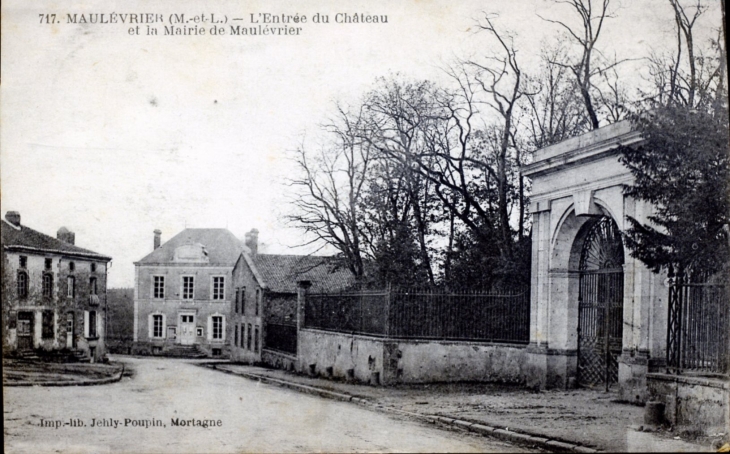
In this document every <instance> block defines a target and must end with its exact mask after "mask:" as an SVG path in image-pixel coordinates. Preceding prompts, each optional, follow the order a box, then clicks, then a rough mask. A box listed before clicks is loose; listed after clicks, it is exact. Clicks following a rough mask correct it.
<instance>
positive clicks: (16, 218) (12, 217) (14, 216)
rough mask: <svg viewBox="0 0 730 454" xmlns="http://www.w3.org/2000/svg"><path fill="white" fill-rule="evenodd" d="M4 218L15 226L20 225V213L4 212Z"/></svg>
mask: <svg viewBox="0 0 730 454" xmlns="http://www.w3.org/2000/svg"><path fill="white" fill-rule="evenodd" d="M5 220H6V221H8V222H9V223H11V224H13V225H14V226H16V227H20V213H18V212H17V211H8V212H7V213H5Z"/></svg>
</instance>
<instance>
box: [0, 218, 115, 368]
mask: <svg viewBox="0 0 730 454" xmlns="http://www.w3.org/2000/svg"><path fill="white" fill-rule="evenodd" d="M0 230H1V231H2V252H3V254H2V255H3V257H2V284H3V288H2V308H3V314H2V319H3V323H2V326H3V332H2V336H3V352H4V353H7V354H15V353H20V354H26V353H30V352H33V351H35V352H36V353H43V352H53V351H56V352H62V351H67V352H69V353H71V352H73V353H76V356H77V357H78V358H82V359H89V360H91V361H98V360H100V359H102V358H103V357H104V354H105V345H104V338H105V336H104V333H105V327H106V325H105V323H106V312H107V307H106V304H107V301H106V281H107V267H108V265H109V262H110V261H111V257H107V256H105V255H102V254H98V253H96V252H93V251H90V250H87V249H83V248H80V247H78V246H76V245H75V237H76V236H75V234H74V233H73V232H72V231H70V230H68V229H67V228H65V227H61V228H60V229H59V230H58V232H57V237H56V238H53V237H51V236H48V235H45V234H43V233H40V232H38V231H35V230H33V229H31V228H29V227H27V226H25V225H22V224H21V222H20V214H19V213H18V212H15V211H9V212H8V213H7V214H6V215H5V219H4V220H3V221H2V229H0ZM69 358H72V356H69Z"/></svg>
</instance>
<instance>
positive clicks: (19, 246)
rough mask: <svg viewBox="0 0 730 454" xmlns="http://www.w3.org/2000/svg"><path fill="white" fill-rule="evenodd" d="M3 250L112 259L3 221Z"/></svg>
mask: <svg viewBox="0 0 730 454" xmlns="http://www.w3.org/2000/svg"><path fill="white" fill-rule="evenodd" d="M0 230H1V231H2V245H3V249H12V250H21V251H26V252H29V253H33V252H35V253H38V254H47V253H55V254H64V255H73V256H77V257H84V258H92V259H98V260H104V261H107V262H108V261H110V260H111V259H112V258H111V257H109V256H106V255H102V254H99V253H97V252H94V251H90V250H88V249H84V248H81V247H78V246H76V245H73V244H70V243H66V242H65V241H61V240H59V239H58V238H54V237H52V236H49V235H46V234H45V233H41V232H38V231H36V230H33V229H31V228H30V227H27V226H25V225H22V224H21V225H20V226H16V225H13V224H10V223H9V222H8V221H6V220H4V219H3V222H2V228H0Z"/></svg>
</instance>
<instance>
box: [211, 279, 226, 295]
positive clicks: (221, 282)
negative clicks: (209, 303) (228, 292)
mask: <svg viewBox="0 0 730 454" xmlns="http://www.w3.org/2000/svg"><path fill="white" fill-rule="evenodd" d="M224 295H225V278H224V277H223V276H214V277H213V299H214V300H222V299H223V296H224Z"/></svg>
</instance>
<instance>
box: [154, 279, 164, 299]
mask: <svg viewBox="0 0 730 454" xmlns="http://www.w3.org/2000/svg"><path fill="white" fill-rule="evenodd" d="M152 297H153V298H158V299H162V298H164V297H165V276H154V277H153V284H152Z"/></svg>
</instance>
